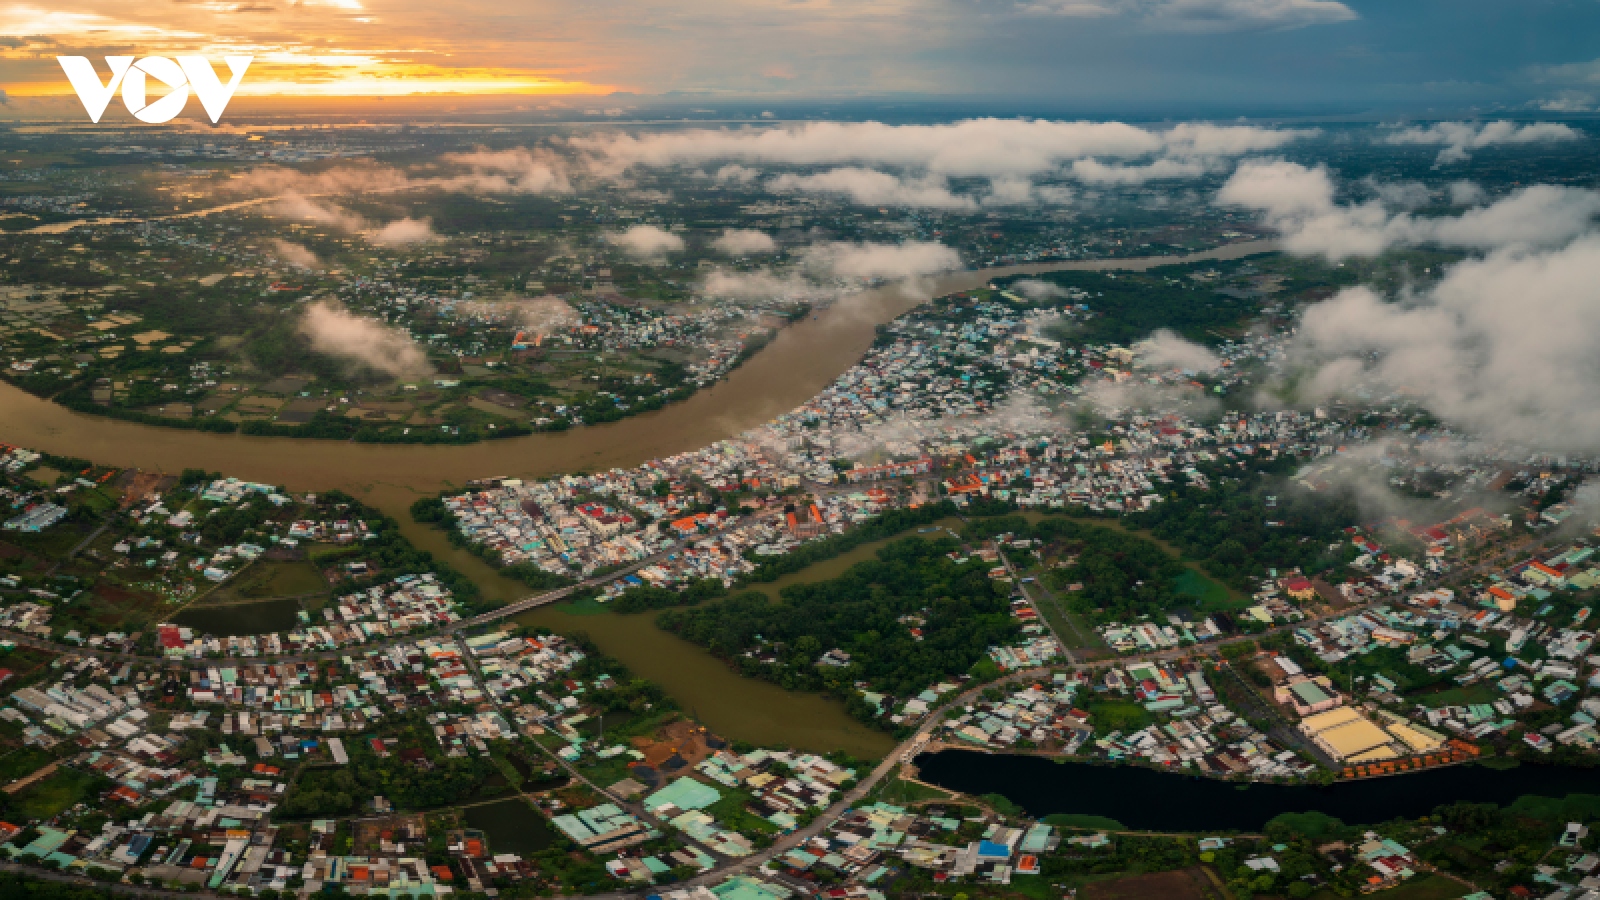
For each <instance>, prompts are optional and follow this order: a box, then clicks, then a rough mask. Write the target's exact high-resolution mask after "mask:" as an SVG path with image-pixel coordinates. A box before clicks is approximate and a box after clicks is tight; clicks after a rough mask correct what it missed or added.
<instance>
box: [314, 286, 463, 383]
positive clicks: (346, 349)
mask: <svg viewBox="0 0 1600 900" xmlns="http://www.w3.org/2000/svg"><path fill="white" fill-rule="evenodd" d="M300 333H301V334H304V335H305V336H306V337H307V338H308V339H309V340H310V341H311V349H313V350H315V351H316V352H318V353H325V354H327V355H329V356H336V357H339V358H340V359H345V360H349V361H351V362H354V363H358V364H360V365H363V366H366V367H367V368H370V369H374V370H376V371H379V372H383V373H385V374H388V375H393V376H395V377H397V378H420V377H423V376H426V375H429V374H431V373H432V372H433V367H432V366H430V365H429V364H428V357H427V355H426V354H425V353H423V352H422V348H421V347H419V346H417V343H416V342H415V341H413V340H412V339H411V335H409V334H407V333H406V332H404V331H402V330H400V329H398V328H395V327H392V326H390V325H385V324H384V323H382V322H379V321H376V320H374V319H368V318H365V317H363V316H358V315H355V314H353V313H351V312H350V311H349V310H347V309H345V308H344V307H342V306H339V305H338V304H337V303H334V302H333V301H331V300H324V301H320V302H317V303H313V304H311V305H310V306H307V307H306V311H305V314H304V316H302V318H301V320H300Z"/></svg>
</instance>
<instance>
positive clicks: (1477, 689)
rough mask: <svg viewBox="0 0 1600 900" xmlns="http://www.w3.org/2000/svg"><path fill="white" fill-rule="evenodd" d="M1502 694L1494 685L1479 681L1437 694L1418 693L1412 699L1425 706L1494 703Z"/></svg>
mask: <svg viewBox="0 0 1600 900" xmlns="http://www.w3.org/2000/svg"><path fill="white" fill-rule="evenodd" d="M1500 697H1501V694H1500V692H1499V691H1496V690H1495V689H1494V688H1493V687H1491V686H1489V685H1487V684H1483V683H1481V682H1480V683H1478V684H1469V685H1467V686H1466V687H1454V688H1449V689H1447V690H1443V691H1439V692H1438V693H1435V694H1417V695H1415V696H1414V697H1413V698H1412V699H1414V700H1416V701H1417V702H1418V703H1421V704H1422V705H1423V706H1431V707H1436V708H1437V707H1440V706H1470V705H1472V704H1476V703H1493V702H1495V701H1496V700H1499V699H1500Z"/></svg>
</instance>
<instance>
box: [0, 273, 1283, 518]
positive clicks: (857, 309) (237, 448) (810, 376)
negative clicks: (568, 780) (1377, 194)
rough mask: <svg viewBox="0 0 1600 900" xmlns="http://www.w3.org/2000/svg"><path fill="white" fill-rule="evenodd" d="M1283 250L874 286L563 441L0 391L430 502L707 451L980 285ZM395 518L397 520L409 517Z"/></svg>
mask: <svg viewBox="0 0 1600 900" xmlns="http://www.w3.org/2000/svg"><path fill="white" fill-rule="evenodd" d="M1272 249H1274V245H1273V244H1272V243H1271V242H1269V241H1250V242H1243V243H1237V244H1229V245H1227V246H1225V247H1219V248H1217V249H1215V250H1210V251H1206V252H1203V253H1196V254H1191V255H1189V256H1158V257H1143V258H1135V259H1121V260H1078V261H1072V262H1061V263H1047V264H1039V265H1029V266H1012V267H1008V268H1002V269H984V270H969V271H962V272H952V273H950V274H947V275H943V276H939V277H937V278H928V279H923V280H921V281H919V282H917V283H915V284H908V285H890V286H885V287H880V288H875V289H873V290H868V291H864V292H862V293H859V294H855V295H852V296H850V297H847V298H845V299H842V300H840V301H839V302H837V303H835V304H834V305H832V306H831V307H829V308H828V309H826V310H824V311H822V312H821V313H820V314H818V315H817V316H815V317H813V318H810V319H806V320H804V321H802V322H799V323H796V324H794V325H791V326H789V327H787V328H784V329H783V330H782V331H780V332H779V333H778V336H777V337H776V338H775V339H773V340H772V341H771V342H770V343H769V344H768V345H767V346H766V348H764V349H763V350H761V352H759V353H757V354H756V355H755V356H754V357H753V358H752V359H750V360H749V361H748V362H746V363H745V364H744V365H742V366H740V367H739V368H737V369H735V370H734V371H733V372H732V373H730V375H729V376H728V377H727V378H726V379H724V380H723V381H720V382H718V383H717V384H715V385H713V386H711V387H709V388H706V389H704V390H701V391H700V392H699V393H697V394H695V395H694V396H692V397H690V398H689V399H688V400H685V401H683V402H681V403H676V404H673V405H672V406H669V407H667V408H665V409H661V410H658V411H655V412H651V413H646V414H644V415H639V416H634V417H632V418H628V419H623V420H621V421H618V422H613V423H609V424H605V425H595V426H589V427H581V428H575V429H572V430H570V431H566V432H562V433H556V434H536V435H529V436H526V437H519V438H508V439H505V440H499V441H485V442H483V443H478V444H467V445H437V444H435V445H424V444H358V443H353V442H345V441H319V440H301V439H295V438H271V437H252V436H245V435H237V434H211V433H207V432H198V431H185V430H181V429H175V428H163V427H160V426H155V425H141V424H137V423H133V422H122V421H118V420H115V419H106V418H101V417H99V416H91V415H85V414H82V413H76V412H72V411H71V410H68V409H65V408H63V407H61V406H57V405H56V404H54V403H51V402H49V401H48V400H41V399H39V398H37V397H34V396H32V395H30V394H28V393H26V392H24V391H22V390H20V389H18V388H16V387H14V386H12V385H10V384H5V383H0V441H5V442H7V443H12V444H17V445H19V446H23V447H28V448H30V449H34V450H45V451H48V452H51V453H57V454H62V455H71V456H77V457H81V458H85V459H91V460H94V461H95V462H98V463H104V464H107V465H114V466H124V467H139V468H143V469H147V470H151V471H166V472H178V471H181V470H182V469H185V468H204V469H208V470H211V471H219V472H226V473H228V474H229V475H235V476H238V477H240V478H247V479H250V480H253V481H263V482H268V483H271V484H279V485H285V486H287V487H288V488H290V489H291V490H326V489H329V488H342V489H344V490H347V491H351V492H352V493H359V494H366V493H368V492H369V491H370V490H371V489H373V488H374V487H376V486H377V485H385V484H386V485H392V486H396V487H402V488H405V489H406V490H407V491H409V492H412V494H413V495H416V494H421V493H428V494H431V493H434V492H436V491H438V490H440V489H442V488H445V487H448V486H451V485H458V484H461V483H462V482H465V481H467V480H468V479H472V478H483V477H488V476H495V475H503V476H525V477H526V476H543V475H550V474H553V473H558V472H574V471H580V470H585V471H595V470H597V469H603V468H610V467H612V466H624V467H626V466H633V465H637V464H638V463H640V462H643V461H644V460H647V459H654V458H658V457H662V456H668V455H671V454H673V453H680V452H683V451H686V450H692V449H695V448H697V447H703V446H705V445H707V444H709V443H711V442H713V441H716V440H720V439H722V438H726V437H729V436H731V435H735V434H738V433H739V432H741V431H744V430H746V429H749V428H753V427H755V426H758V425H760V424H762V423H763V422H766V421H767V420H769V419H771V418H772V417H774V416H776V415H778V414H779V413H783V412H787V411H789V410H791V409H793V408H794V407H796V406H798V405H800V404H801V403H804V402H805V401H807V400H809V399H810V398H811V397H812V396H814V395H815V394H817V393H818V392H819V391H821V390H822V389H823V388H825V387H827V385H828V384H829V383H830V382H832V381H833V379H834V378H837V377H838V376H839V374H840V373H841V372H843V371H845V370H846V369H848V368H849V367H850V366H852V365H854V364H855V363H856V362H857V361H858V360H860V358H861V356H862V354H863V353H865V352H866V350H867V348H868V347H869V346H870V345H871V343H872V339H873V336H874V329H875V328H876V326H878V325H879V324H882V323H885V322H889V321H891V320H893V319H894V318H896V317H897V316H900V315H901V314H903V313H905V312H907V311H908V310H910V309H913V308H914V307H916V306H917V305H918V304H920V303H923V302H925V301H926V300H927V299H928V298H930V297H934V296H939V295H942V294H948V293H951V292H954V291H962V290H971V289H972V288H975V287H979V286H981V285H983V284H984V283H985V282H987V281H988V280H989V279H990V278H994V277H996V276H1001V275H1008V274H1024V273H1038V272H1047V271H1060V270H1066V269H1096V270H1102V269H1122V270H1142V269H1148V268H1151V267H1154V266H1160V265H1172V264H1175V263H1180V262H1193V261H1199V260H1209V259H1238V258H1240V257H1244V256H1249V255H1252V254H1256V253H1265V252H1268V251H1271V250H1272ZM391 498H392V495H391ZM375 499H376V498H375ZM407 503H409V501H407ZM379 505H381V504H379ZM385 509H386V510H387V511H389V512H390V513H392V514H393V513H398V512H401V511H402V510H399V509H395V508H390V507H385Z"/></svg>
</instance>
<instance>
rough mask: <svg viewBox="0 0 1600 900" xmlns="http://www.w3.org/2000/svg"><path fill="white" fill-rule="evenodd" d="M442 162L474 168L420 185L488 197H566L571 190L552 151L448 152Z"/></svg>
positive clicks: (525, 149) (426, 181)
mask: <svg viewBox="0 0 1600 900" xmlns="http://www.w3.org/2000/svg"><path fill="white" fill-rule="evenodd" d="M441 159H442V161H443V162H445V163H446V164H450V165H458V166H464V167H466V168H468V169H471V170H472V171H471V174H468V175H457V176H451V177H446V178H437V179H429V180H424V181H421V182H418V183H419V184H421V185H424V186H430V187H438V188H440V189H443V190H451V191H463V192H467V193H485V194H566V193H570V192H571V191H572V183H571V182H570V181H569V180H568V179H567V173H566V163H565V161H563V160H562V159H561V158H560V157H558V156H556V155H555V154H554V153H551V152H549V151H539V152H535V151H532V150H529V149H527V148H525V147H518V148H515V149H511V150H483V149H479V150H474V151H472V152H470V153H446V154H445V155H444V156H443V157H441Z"/></svg>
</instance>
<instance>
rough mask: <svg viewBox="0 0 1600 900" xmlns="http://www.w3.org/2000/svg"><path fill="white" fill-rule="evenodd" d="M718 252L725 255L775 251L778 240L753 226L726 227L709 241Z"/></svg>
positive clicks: (747, 254) (746, 254) (745, 254)
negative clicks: (715, 237) (720, 233)
mask: <svg viewBox="0 0 1600 900" xmlns="http://www.w3.org/2000/svg"><path fill="white" fill-rule="evenodd" d="M711 246H712V248H713V249H715V250H716V251H717V252H718V253H722V254H725V255H727V256H753V255H755V254H758V253H776V252H777V250H778V242H777V241H774V240H773V239H772V235H770V234H767V233H766V232H765V231H757V230H756V229H754V228H726V229H723V232H722V235H721V236H720V237H718V238H717V239H716V240H714V241H712V242H711Z"/></svg>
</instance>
